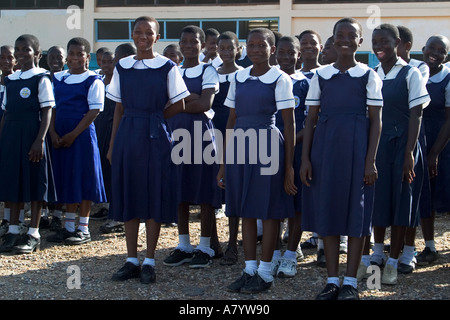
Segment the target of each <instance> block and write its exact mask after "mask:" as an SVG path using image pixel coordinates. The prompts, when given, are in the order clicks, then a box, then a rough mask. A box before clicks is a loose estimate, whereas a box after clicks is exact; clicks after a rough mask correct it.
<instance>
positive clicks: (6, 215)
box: [3, 208, 11, 221]
mask: <svg viewBox="0 0 450 320" xmlns="http://www.w3.org/2000/svg"><path fill="white" fill-rule="evenodd" d="M3 219H5V220H7V221H10V220H11V209H10V208H5V209H4V211H3Z"/></svg>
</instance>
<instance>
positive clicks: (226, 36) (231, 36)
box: [217, 31, 239, 45]
mask: <svg viewBox="0 0 450 320" xmlns="http://www.w3.org/2000/svg"><path fill="white" fill-rule="evenodd" d="M220 40H231V41H234V42H235V43H236V45H239V39H238V36H237V35H236V33H234V32H233V31H225V32H222V33H221V34H220V35H219V37H218V38H217V43H219V41H220Z"/></svg>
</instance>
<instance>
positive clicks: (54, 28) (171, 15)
mask: <svg viewBox="0 0 450 320" xmlns="http://www.w3.org/2000/svg"><path fill="white" fill-rule="evenodd" d="M370 6H376V8H379V10H380V14H381V20H380V21H381V22H387V23H393V24H395V25H404V26H407V27H409V28H410V29H411V30H412V31H413V34H414V37H415V42H414V47H413V50H414V51H420V50H421V48H422V46H423V44H424V43H425V42H426V40H427V39H428V37H429V36H431V35H433V34H438V33H439V34H444V35H446V36H447V37H450V1H447V2H428V3H424V2H420V3H417V2H415V3H408V4H407V5H405V4H404V3H376V2H374V3H372V4H361V3H356V4H305V5H301V4H292V1H291V0H280V5H259V6H258V5H234V6H203V7H199V6H184V7H176V6H172V7H121V8H95V6H94V1H92V0H85V7H84V9H83V10H80V12H79V15H80V16H79V19H80V23H81V24H80V28H79V29H77V28H75V29H70V28H69V27H68V26H67V23H68V21H69V22H70V21H72V20H73V19H74V16H73V12H67V11H66V10H2V11H1V12H0V13H1V16H0V30H1V31H0V44H14V41H15V39H16V38H17V37H18V36H19V35H21V34H24V33H31V34H34V35H36V36H37V37H38V38H39V39H40V41H41V46H42V48H43V49H44V50H46V49H48V48H49V47H51V46H53V45H62V46H65V45H66V43H67V41H68V40H69V39H70V38H72V37H76V36H82V37H85V38H86V39H88V40H89V41H90V42H91V44H92V47H93V51H95V50H96V49H98V48H99V47H103V46H106V47H108V48H110V49H111V50H114V49H115V47H116V46H117V45H119V44H120V42H99V43H95V41H94V40H95V30H94V26H95V20H96V19H135V18H137V17H138V16H141V15H151V16H154V17H156V18H157V19H158V18H159V19H176V18H179V19H205V18H253V17H258V18H265V17H279V18H280V22H279V31H280V32H281V33H283V34H286V35H296V34H299V33H300V32H301V31H303V30H305V29H313V30H316V31H317V32H319V33H320V34H321V35H322V38H323V40H325V39H326V38H327V37H328V36H330V35H331V33H332V28H333V25H334V23H335V22H336V21H337V20H338V19H340V18H342V17H345V16H352V17H354V18H356V19H358V20H359V21H360V22H361V24H362V25H363V27H364V30H363V36H364V38H365V41H364V42H363V45H362V47H361V50H362V51H371V45H370V35H371V32H372V30H371V29H370V28H369V26H370V22H371V21H373V17H371V15H372V14H373V12H372V11H368V8H370ZM71 19H72V20H71ZM371 19H372V20H371ZM368 22H369V26H368V24H367V23H368ZM167 44H169V42H164V41H161V42H159V43H157V44H156V46H155V47H156V50H157V51H159V52H161V51H162V49H163V48H164V47H165V46H166V45H167Z"/></svg>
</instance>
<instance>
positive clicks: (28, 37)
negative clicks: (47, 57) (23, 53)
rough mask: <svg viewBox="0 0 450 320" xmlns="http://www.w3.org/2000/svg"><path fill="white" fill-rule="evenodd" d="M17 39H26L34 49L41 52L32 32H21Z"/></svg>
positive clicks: (37, 40)
mask: <svg viewBox="0 0 450 320" xmlns="http://www.w3.org/2000/svg"><path fill="white" fill-rule="evenodd" d="M17 41H26V42H28V43H29V44H30V45H31V47H32V48H33V50H34V51H36V52H41V45H40V44H39V39H38V38H37V37H36V36H33V35H32V34H23V35H21V36H19V37H18V38H17V39H16V42H17Z"/></svg>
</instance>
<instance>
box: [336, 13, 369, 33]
mask: <svg viewBox="0 0 450 320" xmlns="http://www.w3.org/2000/svg"><path fill="white" fill-rule="evenodd" d="M340 23H350V24H356V25H357V26H358V29H359V35H360V36H362V30H363V29H362V26H361V23H359V21H358V20H356V19H355V18H352V17H345V18H342V19H340V20H338V21H337V22H336V23H335V24H334V27H333V35H334V34H335V33H336V27H337V26H338V24H340Z"/></svg>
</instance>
